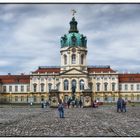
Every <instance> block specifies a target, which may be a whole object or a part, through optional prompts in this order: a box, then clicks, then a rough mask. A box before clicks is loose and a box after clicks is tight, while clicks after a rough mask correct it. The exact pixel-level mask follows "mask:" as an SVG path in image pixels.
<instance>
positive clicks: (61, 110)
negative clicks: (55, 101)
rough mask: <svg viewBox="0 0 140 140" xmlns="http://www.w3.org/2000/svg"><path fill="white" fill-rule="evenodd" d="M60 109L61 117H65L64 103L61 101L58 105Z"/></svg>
mask: <svg viewBox="0 0 140 140" xmlns="http://www.w3.org/2000/svg"><path fill="white" fill-rule="evenodd" d="M58 111H59V117H60V118H64V105H63V103H62V102H61V101H60V103H59V105H58Z"/></svg>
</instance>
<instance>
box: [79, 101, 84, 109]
mask: <svg viewBox="0 0 140 140" xmlns="http://www.w3.org/2000/svg"><path fill="white" fill-rule="evenodd" d="M82 104H83V103H82V101H81V99H80V101H79V105H80V108H81V107H82Z"/></svg>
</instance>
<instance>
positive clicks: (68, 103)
mask: <svg viewBox="0 0 140 140" xmlns="http://www.w3.org/2000/svg"><path fill="white" fill-rule="evenodd" d="M67 105H68V108H69V107H70V100H68V102H67Z"/></svg>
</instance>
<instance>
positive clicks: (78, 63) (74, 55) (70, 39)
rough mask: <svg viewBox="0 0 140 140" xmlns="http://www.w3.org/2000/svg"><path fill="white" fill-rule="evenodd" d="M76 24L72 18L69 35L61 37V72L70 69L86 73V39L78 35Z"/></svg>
mask: <svg viewBox="0 0 140 140" xmlns="http://www.w3.org/2000/svg"><path fill="white" fill-rule="evenodd" d="M77 24H78V22H77V21H76V20H75V17H74V16H73V17H72V20H71V21H70V29H69V33H68V34H65V35H64V36H62V37H61V50H60V53H61V72H64V71H66V70H70V69H72V68H76V69H78V70H81V71H87V61H86V57H87V38H86V36H84V35H83V34H80V33H79V31H78V28H77Z"/></svg>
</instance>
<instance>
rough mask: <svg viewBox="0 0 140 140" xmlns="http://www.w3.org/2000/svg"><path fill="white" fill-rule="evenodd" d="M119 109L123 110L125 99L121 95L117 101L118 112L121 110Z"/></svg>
mask: <svg viewBox="0 0 140 140" xmlns="http://www.w3.org/2000/svg"><path fill="white" fill-rule="evenodd" d="M119 110H120V111H121V112H123V99H122V98H121V97H119V98H118V101H117V112H119Z"/></svg>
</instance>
